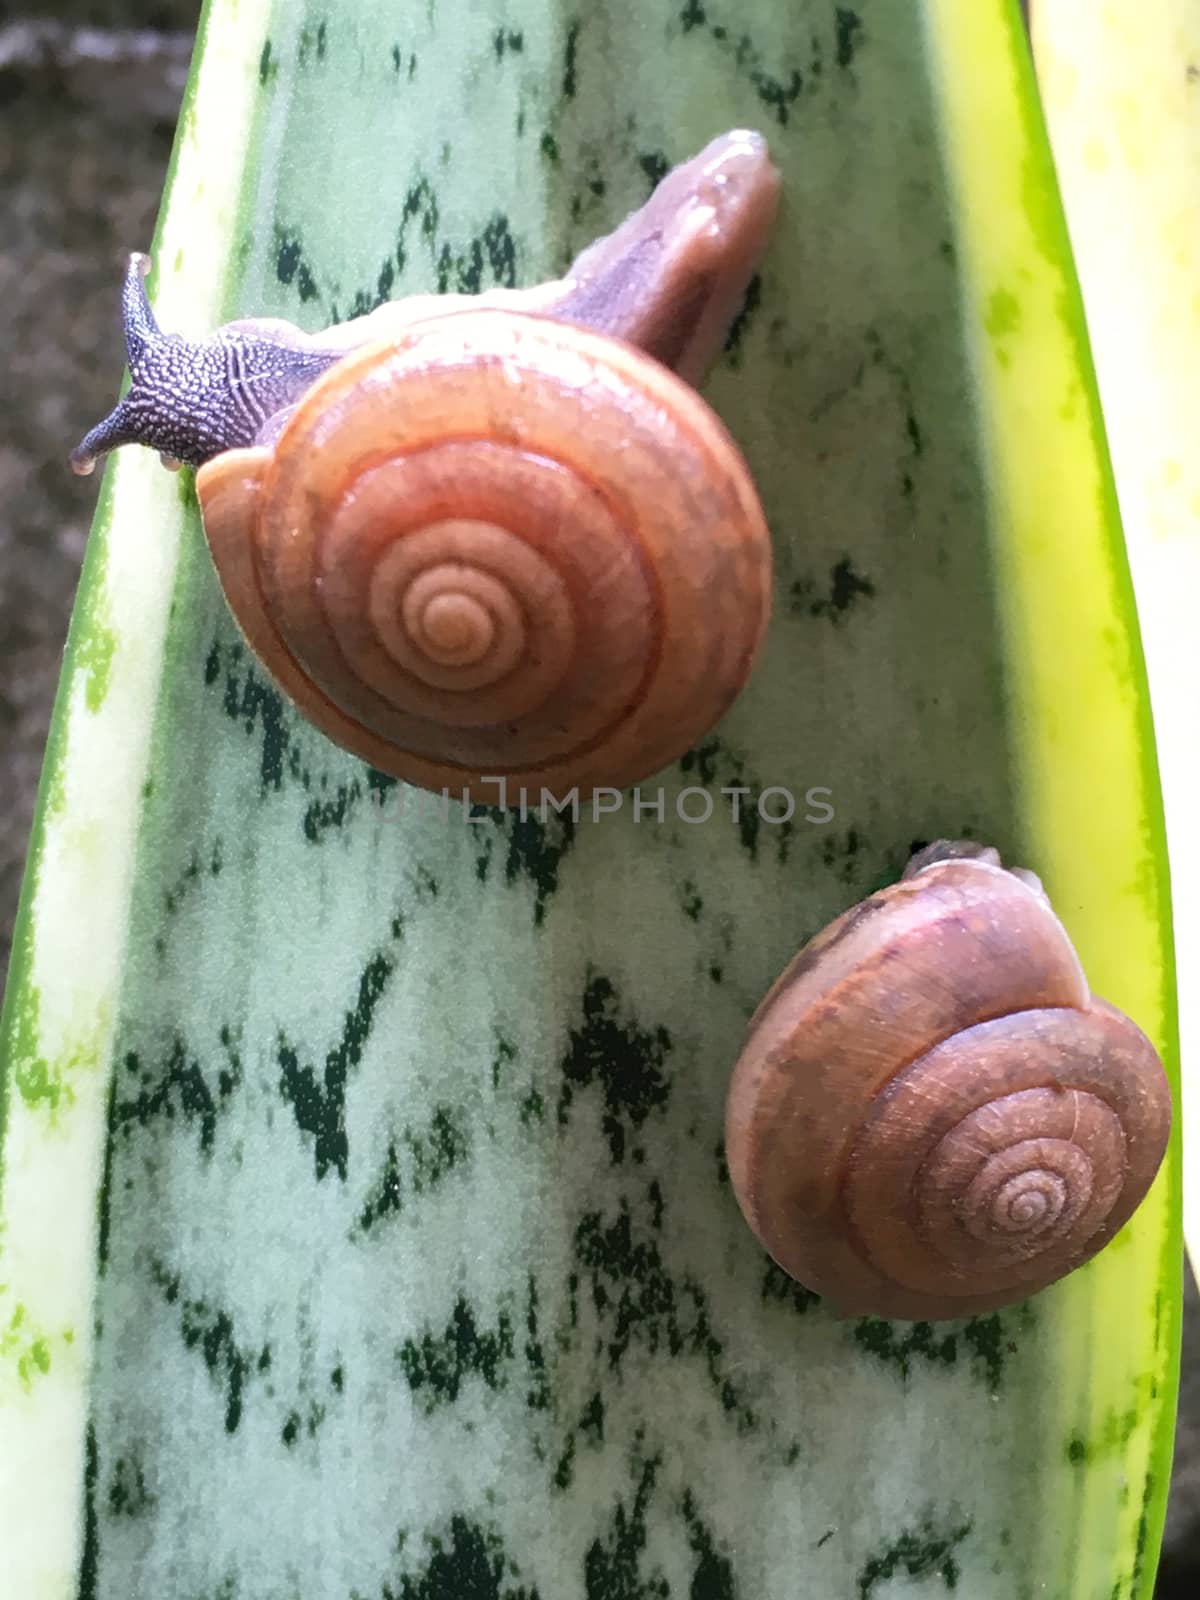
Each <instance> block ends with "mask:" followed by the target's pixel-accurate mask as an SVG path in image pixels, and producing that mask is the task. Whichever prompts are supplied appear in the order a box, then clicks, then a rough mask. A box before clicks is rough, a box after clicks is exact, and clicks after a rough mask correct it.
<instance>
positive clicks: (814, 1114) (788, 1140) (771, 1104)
mask: <svg viewBox="0 0 1200 1600" xmlns="http://www.w3.org/2000/svg"><path fill="white" fill-rule="evenodd" d="M1170 1125H1171V1095H1170V1089H1169V1086H1168V1083H1167V1079H1166V1075H1165V1073H1164V1071H1163V1068H1162V1064H1161V1063H1160V1061H1159V1059H1158V1056H1157V1055H1156V1054H1155V1051H1154V1048H1153V1046H1152V1045H1151V1044H1150V1041H1149V1040H1148V1039H1147V1038H1146V1037H1145V1035H1144V1034H1143V1033H1142V1032H1141V1031H1140V1029H1138V1028H1137V1027H1136V1026H1135V1025H1134V1023H1133V1022H1131V1021H1130V1019H1129V1018H1128V1017H1126V1016H1125V1015H1124V1014H1123V1013H1121V1012H1120V1011H1118V1010H1116V1009H1115V1008H1114V1007H1113V1006H1110V1005H1108V1004H1106V1002H1104V1001H1103V1000H1098V999H1096V997H1095V996H1094V995H1092V994H1091V993H1090V992H1089V990H1088V985H1087V980H1086V979H1085V977H1084V974H1083V970H1082V968H1081V966H1080V964H1079V960H1078V957H1077V956H1076V954H1075V951H1074V949H1073V947H1072V945H1071V942H1070V940H1069V939H1068V937H1067V934H1066V931H1065V929H1064V928H1063V926H1062V924H1061V923H1060V922H1059V920H1058V918H1057V917H1056V916H1055V915H1054V912H1053V911H1052V910H1051V909H1050V905H1049V903H1048V901H1047V899H1046V896H1045V894H1044V893H1043V891H1042V888H1041V885H1040V883H1039V882H1038V880H1037V879H1036V878H1035V877H1034V876H1033V875H1032V874H1030V873H1024V872H1022V871H1019V870H1006V869H1005V868H1004V867H1002V866H1001V865H1000V858H999V856H998V854H997V853H996V852H995V851H994V850H990V849H984V848H981V847H979V846H975V845H971V844H968V843H966V842H963V843H958V844H952V843H946V842H940V843H938V844H937V845H932V846H930V847H928V848H927V849H926V850H924V851H922V852H920V853H919V854H918V855H916V856H914V857H913V859H912V861H911V862H910V863H909V865H908V867H907V869H906V870H905V873H904V876H903V877H902V879H901V880H900V882H899V883H897V884H894V885H892V886H891V887H890V888H888V889H884V890H883V891H882V892H881V893H878V894H875V895H872V896H871V897H870V898H869V899H867V900H865V901H863V902H862V903H861V904H860V905H857V906H855V907H854V908H853V909H852V910H850V911H847V912H846V913H845V914H844V915H842V916H841V917H839V918H838V919H837V920H836V921H835V922H833V923H831V924H830V926H829V927H828V928H826V929H825V930H824V931H823V932H822V933H820V934H818V935H817V937H816V938H815V939H813V940H812V941H811V942H810V943H809V944H808V945H806V946H805V947H804V949H802V950H801V951H800V953H799V955H797V956H796V958H795V960H793V962H792V963H791V965H790V966H789V967H788V968H787V969H786V970H785V971H784V973H783V974H782V976H781V977H780V978H779V979H778V981H777V982H776V983H775V985H774V987H773V988H772V989H771V990H770V992H769V993H768V994H767V996H766V998H765V1000H764V1001H763V1003H762V1005H761V1006H760V1007H759V1009H758V1011H757V1012H756V1013H755V1015H754V1018H753V1020H752V1022H751V1025H750V1032H749V1036H748V1038H747V1040H746V1043H745V1047H744V1049H743V1051H742V1054H741V1056H740V1057H739V1059H738V1062H737V1065H736V1067H735V1068H734V1073H733V1078H732V1082H731V1084H730V1089H729V1097H728V1102H727V1107H726V1152H727V1158H728V1163H729V1171H730V1176H731V1179H732V1182H733V1188H734V1192H735V1194H736V1196H737V1199H738V1202H739V1204H740V1205H741V1208H742V1211H743V1213H744V1215H745V1217H746V1219H747V1221H748V1222H749V1223H750V1226H751V1227H752V1229H753V1230H754V1231H755V1233H756V1234H757V1235H758V1237H759V1239H760V1241H761V1242H762V1244H763V1245H765V1247H766V1249H767V1250H768V1251H769V1253H770V1254H771V1255H772V1256H773V1257H774V1259H775V1260H776V1261H777V1262H778V1263H779V1265H780V1266H782V1267H783V1268H784V1270H785V1271H787V1272H788V1273H789V1274H790V1275H791V1276H792V1277H793V1278H796V1279H797V1280H799V1281H800V1282H801V1283H803V1284H804V1285H806V1286H807V1287H808V1288H810V1289H813V1290H816V1291H817V1292H818V1293H820V1294H822V1295H826V1296H828V1297H829V1299H830V1300H831V1301H832V1303H833V1304H834V1306H835V1307H836V1308H837V1309H838V1310H839V1311H840V1312H842V1313H843V1314H845V1315H868V1314H869V1315H875V1316H886V1317H898V1318H905V1319H922V1320H923V1319H937V1318H946V1317H960V1316H967V1315H970V1314H973V1313H975V1312H981V1311H991V1310H995V1309H996V1308H998V1307H1000V1306H1004V1305H1008V1304H1010V1303H1012V1302H1014V1301H1018V1300H1023V1299H1025V1298H1027V1297H1028V1296H1030V1295H1032V1294H1034V1293H1036V1292H1037V1291H1038V1290H1039V1289H1043V1288H1045V1287H1046V1286H1047V1285H1048V1284H1050V1283H1052V1282H1054V1281H1056V1280H1057V1279H1059V1278H1062V1277H1064V1276H1065V1275H1066V1274H1067V1273H1068V1272H1071V1271H1073V1270H1074V1269H1075V1268H1076V1267H1078V1266H1080V1265H1081V1264H1082V1263H1083V1262H1085V1261H1087V1260H1088V1259H1090V1258H1091V1257H1092V1256H1093V1255H1095V1254H1096V1253H1097V1251H1099V1250H1101V1249H1102V1248H1103V1247H1104V1246H1105V1245H1106V1244H1107V1243H1108V1242H1109V1240H1110V1239H1111V1238H1112V1237H1113V1235H1114V1234H1115V1233H1116V1232H1117V1230H1118V1229H1119V1228H1120V1227H1121V1226H1122V1225H1123V1224H1124V1223H1125V1222H1126V1221H1128V1219H1129V1217H1130V1216H1131V1215H1132V1214H1133V1212H1134V1211H1135V1210H1136V1208H1137V1206H1138V1205H1139V1204H1140V1203H1141V1201H1142V1199H1143V1197H1144V1196H1145V1194H1146V1191H1147V1189H1148V1188H1149V1186H1150V1184H1151V1182H1152V1181H1153V1179H1154V1176H1155V1174H1156V1172H1157V1171H1158V1168H1159V1165H1160V1164H1161V1162H1162V1159H1163V1155H1164V1153H1165V1150H1166V1145H1167V1137H1168V1134H1169V1132H1170Z"/></svg>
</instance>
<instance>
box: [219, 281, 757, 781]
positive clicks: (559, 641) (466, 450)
mask: <svg viewBox="0 0 1200 1600" xmlns="http://www.w3.org/2000/svg"><path fill="white" fill-rule="evenodd" d="M197 486H198V490H199V494H200V500H201V507H202V511H203V516H204V525H205V531H206V534H207V536H208V540H209V544H210V546H211V548H212V553H213V557H214V560H215V563H216V567H217V570H218V573H219V575H220V579H221V583H222V586H223V588H224V590H225V593H226V597H227V599H228V600H229V604H230V607H231V609H232V610H233V613H234V615H235V617H236V618H237V620H238V622H239V625H240V626H241V628H242V630H243V632H244V634H245V635H246V637H247V639H248V641H249V643H250V645H251V646H252V648H253V649H254V650H255V652H256V653H257V654H258V655H259V657H260V658H261V659H262V660H263V661H264V662H265V664H266V665H267V667H268V668H269V669H270V671H271V672H272V674H273V676H274V677H275V678H276V680H277V681H278V682H279V684H280V686H281V687H282V688H283V690H284V691H285V692H286V693H287V694H288V695H289V697H290V698H291V699H293V700H294V701H295V702H296V704H297V705H298V706H299V707H300V709H301V710H302V711H303V712H304V713H305V714H306V715H307V716H308V717H309V718H310V719H311V720H312V721H313V722H315V723H316V724H317V726H318V727H320V728H321V729H322V730H323V731H324V732H326V733H327V734H328V735H329V736H330V737H331V738H333V739H334V740H335V741H336V742H337V743H339V744H341V745H342V746H344V747H345V748H347V749H349V750H351V751H353V752H354V753H355V754H357V755H359V756H361V757H362V758H363V759H365V760H367V761H370V762H371V763H372V764H373V765H374V766H376V767H378V768H380V769H381V770H383V771H386V772H389V773H392V774H393V775H395V776H396V777H399V778H402V779H405V780H406V781H408V782H411V783H415V784H419V785H421V786H423V787H426V788H430V789H436V790H441V789H443V788H448V789H449V790H450V792H451V793H454V794H461V793H463V792H464V791H466V790H468V789H471V788H474V789H475V790H476V798H477V799H489V798H491V799H494V798H495V790H494V788H492V789H488V790H484V791H482V792H480V787H479V786H480V784H481V783H482V781H483V780H484V779H485V778H499V777H503V778H504V779H505V780H506V782H507V783H509V784H512V785H520V786H522V787H524V788H526V789H528V790H530V791H532V797H533V800H534V803H536V801H537V793H538V791H539V790H540V789H542V788H544V789H546V790H548V791H549V792H550V793H553V794H561V793H563V792H564V791H567V790H569V789H571V788H578V790H579V791H580V793H581V794H585V795H586V794H587V793H588V792H590V791H591V790H592V789H593V788H594V787H596V786H599V785H608V786H612V787H614V788H622V787H624V786H626V785H627V784H630V783H633V782H636V781H638V780H639V779H641V778H644V777H646V776H648V775H649V774H650V773H652V772H655V771H657V770H658V769H659V768H661V767H663V766H665V765H666V764H667V763H668V762H670V761H672V760H674V759H675V758H676V757H677V756H679V755H681V754H682V753H683V752H684V751H685V750H687V749H688V748H689V747H690V746H691V745H692V744H694V743H695V742H696V740H697V739H699V738H700V737H701V736H702V735H703V734H704V733H705V732H706V731H707V730H708V729H709V728H710V727H711V726H712V725H713V723H715V722H716V721H717V720H718V718H719V717H720V716H721V715H722V714H723V713H724V712H725V711H726V710H727V708H728V707H729V705H730V704H731V703H732V701H733V699H734V698H735V696H736V695H737V693H738V692H739V690H740V689H741V687H742V685H743V684H744V682H745V681H746V678H747V676H748V675H749V672H750V669H751V665H752V663H753V661H754V658H755V655H756V652H757V650H758V647H759V644H760V642H761V639H762V635H763V632H764V629H765V626H766V622H767V617H768V612H769V607H770V596H771V550H770V540H769V535H768V532H767V528H766V524H765V521H764V518H763V514H762V510H761V507H760V505H759V502H758V497H757V495H756V493H755V490H754V486H753V482H752V480H751V477H750V474H749V470H748V468H747V467H746V464H745V462H744V460H743V458H742V456H741V454H740V452H739V451H738V449H737V447H736V446H735V445H734V443H733V441H732V440H731V438H730V437H729V435H728V433H727V432H726V431H725V429H724V427H723V425H722V424H721V422H720V421H719V419H718V418H717V417H716V415H715V414H714V413H713V411H712V410H711V409H710V408H709V407H708V406H707V405H706V404H705V402H704V401H703V400H701V399H700V397H699V396H698V395H697V394H696V393H695V391H694V390H693V389H691V388H690V387H689V386H688V385H687V384H686V383H684V381H683V380H682V379H680V378H678V377H676V376H675V375H674V374H673V373H671V372H669V371H668V370H667V369H666V368H665V367H663V366H661V365H660V364H659V363H658V362H657V361H655V360H654V359H652V358H651V357H649V356H647V355H645V354H643V353H641V352H640V351H637V350H635V349H634V348H633V347H632V346H630V345H627V344H625V343H623V342H621V341H619V340H616V339H612V338H609V337H606V336H604V335H601V334H597V333H594V332H591V331H589V330H586V329H583V328H580V327H577V326H573V325H571V324H567V323H563V322H556V321H554V320H552V319H550V318H547V317H540V316H535V315H525V314H518V313H515V312H512V311H508V310H504V311H497V310H493V309H469V310H465V311H457V312H454V313H451V314H448V315H444V316H439V317H433V318H431V319H430V320H428V321H425V322H420V323H417V324H416V325H414V326H412V327H410V328H408V329H406V330H405V331H404V332H403V333H401V334H400V336H399V337H397V338H395V339H393V340H389V341H387V342H385V343H373V344H370V345H367V346H365V347H364V348H362V349H360V350H357V351H355V352H353V353H352V354H350V355H348V356H346V357H345V358H344V359H343V360H341V361H339V362H338V363H337V365H335V366H334V367H332V368H331V369H330V371H329V372H328V373H326V374H325V375H324V376H323V377H322V378H320V379H319V380H318V381H317V382H316V383H315V384H314V385H313V387H312V388H311V389H310V390H309V391H308V392H307V393H306V394H305V396H304V398H303V399H302V400H301V402H300V403H299V405H298V406H296V408H295V409H294V411H293V412H292V413H291V414H290V416H289V417H288V418H287V419H286V421H285V422H284V424H283V427H282V431H281V432H280V435H279V437H278V438H277V439H276V441H275V443H274V445H273V447H271V448H262V447H256V448H254V449H245V450H230V451H227V452H225V453H224V454H222V455H220V456H218V457H217V458H216V459H214V460H212V461H210V462H209V463H207V464H206V465H205V466H203V467H202V468H201V469H200V471H199V473H198V476H197Z"/></svg>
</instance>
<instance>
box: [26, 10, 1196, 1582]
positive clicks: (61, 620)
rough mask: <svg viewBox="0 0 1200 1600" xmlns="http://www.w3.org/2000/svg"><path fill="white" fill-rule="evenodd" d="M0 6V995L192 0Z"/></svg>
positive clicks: (1191, 1536)
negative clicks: (80, 451)
mask: <svg viewBox="0 0 1200 1600" xmlns="http://www.w3.org/2000/svg"><path fill="white" fill-rule="evenodd" d="M13 11H14V8H13V7H12V6H10V5H8V4H5V3H4V0H0V216H3V218H4V227H3V233H2V235H0V307H2V308H3V310H4V318H3V328H4V333H3V357H4V359H3V361H0V418H2V419H3V420H2V425H0V797H2V800H3V803H2V804H0V988H2V987H3V982H4V977H5V975H6V972H7V965H8V954H9V948H10V943H11V938H12V925H13V919H14V917H15V915H16V908H17V896H18V894H19V892H20V886H21V873H22V869H23V865H24V859H25V850H26V845H27V842H28V835H29V826H30V822H31V820H32V816H33V805H34V799H35V795H36V791H37V783H38V777H39V774H40V771H41V762H42V752H43V749H44V746H45V740H46V731H47V728H48V725H49V720H50V712H51V708H52V706H53V702H54V693H55V689H56V687H57V684H58V674H59V668H60V665H61V662H62V648H63V641H64V639H65V637H66V631H67V624H68V621H69V618H70V613H71V606H72V603H73V600H74V595H75V586H76V582H77V580H78V577H79V567H80V563H81V561H82V559H83V550H84V544H85V542H86V539H87V533H88V527H89V525H90V522H91V517H92V511H93V507H94V504H95V497H96V480H95V479H91V480H89V479H87V478H82V479H81V478H76V477H75V476H74V475H73V474H72V473H71V472H70V471H69V470H68V468H67V465H66V456H67V452H68V450H69V449H70V448H71V446H72V445H73V444H74V443H75V442H76V440H77V439H78V438H79V436H80V434H81V433H83V432H84V430H85V429H86V428H88V427H90V426H91V424H92V423H93V422H95V421H96V420H97V419H98V418H100V417H101V416H103V415H104V414H105V413H106V412H107V411H108V410H109V408H110V406H111V405H112V403H113V399H114V397H115V394H116V390H117V385H118V383H119V381H120V377H121V372H122V368H123V365H124V360H125V356H124V350H123V347H122V343H121V335H120V328H119V325H118V320H117V312H118V296H119V289H120V279H121V273H122V269H123V267H124V262H125V257H126V255H127V254H128V252H129V251H130V250H131V249H142V250H144V249H146V248H148V247H149V244H150V239H151V235H152V232H153V228H154V220H155V216H156V214H157V211H158V203H159V196H160V192H161V189H162V183H163V178H164V175H165V172H166V166H167V160H168V157H169V156H170V153H171V142H172V139H173V137H174V131H175V119H176V116H177V113H178V109H179V101H180V97H181V95H182V93H183V87H184V83H185V81H186V78H187V69H188V62H189V59H190V56H191V47H192V35H193V33H194V31H195V27H196V21H197V18H198V16H199V13H200V0H77V3H73V0H47V3H44V4H40V5H39V4H32V3H31V4H29V5H26V6H24V7H22V8H21V9H20V14H19V15H16V14H12V13H13ZM1198 1593H1200V1296H1198V1295H1197V1293H1196V1288H1195V1284H1194V1282H1193V1280H1192V1278H1191V1276H1190V1274H1189V1275H1188V1294H1187V1302H1186V1310H1185V1322H1184V1358H1183V1379H1182V1387H1181V1393H1180V1410H1179V1424H1178V1431H1177V1441H1176V1455H1175V1470H1174V1475H1173V1480H1172V1494H1171V1501H1170V1504H1169V1507H1168V1513H1167V1531H1166V1538H1165V1540H1164V1544H1163V1556H1162V1562H1161V1565H1160V1568H1159V1580H1158V1586H1157V1589H1156V1591H1155V1594H1156V1597H1157V1600H1183V1597H1184V1596H1188V1597H1192V1596H1195V1595H1196V1594H1198ZM13 1600H21V1597H17V1596H14V1597H13ZM968 1600H969V1597H968Z"/></svg>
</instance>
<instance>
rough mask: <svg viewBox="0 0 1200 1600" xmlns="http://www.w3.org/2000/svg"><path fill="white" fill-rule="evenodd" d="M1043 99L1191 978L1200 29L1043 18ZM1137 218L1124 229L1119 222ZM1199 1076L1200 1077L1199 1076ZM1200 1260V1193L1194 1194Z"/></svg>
mask: <svg viewBox="0 0 1200 1600" xmlns="http://www.w3.org/2000/svg"><path fill="white" fill-rule="evenodd" d="M1032 20H1033V24H1034V35H1033V37H1034V45H1035V49H1036V58H1037V63H1038V72H1039V78H1040V81H1041V86H1042V97H1043V100H1044V102H1045V106H1046V117H1047V122H1048V124H1049V130H1050V135H1051V139H1052V141H1053V147H1054V156H1055V162H1056V165H1057V168H1058V173H1059V181H1060V182H1061V184H1062V189H1063V200H1064V204H1065V206H1066V212H1067V218H1068V221H1069V222H1070V226H1071V233H1072V237H1073V238H1074V240H1075V245H1076V250H1077V252H1078V257H1079V270H1080V285H1081V288H1082V291H1083V295H1084V303H1085V306H1086V308H1087V313H1088V322H1089V325H1090V329H1091V339H1092V348H1093V350H1094V352H1095V359H1096V366H1097V375H1098V378H1099V382H1100V393H1101V396H1102V398H1103V401H1104V410H1105V417H1106V421H1107V425H1108V433H1109V439H1110V442H1111V447H1112V455H1113V467H1114V471H1115V474H1116V482H1117V489H1118V492H1119V495H1120V501H1121V513H1122V520H1123V522H1124V527H1125V537H1126V542H1127V544H1128V548H1129V560H1130V564H1131V567H1132V571H1133V578H1134V583H1135V586H1136V589H1137V599H1138V610H1139V613H1140V615H1141V618H1142V624H1143V631H1144V634H1145V640H1146V658H1147V665H1148V668H1149V673H1150V688H1151V692H1152V699H1153V704H1154V719H1155V725H1156V728H1157V730H1158V745H1159V760H1160V764H1161V767H1162V773H1163V792H1164V798H1165V801H1166V805H1167V825H1168V837H1169V841H1170V852H1171V877H1172V883H1173V885H1174V891H1175V892H1174V897H1173V898H1174V923H1175V945H1176V949H1177V951H1178V953H1179V956H1178V960H1179V968H1180V970H1181V971H1184V972H1193V971H1195V970H1196V969H1197V966H1198V965H1200V842H1198V841H1197V838H1196V834H1195V829H1194V826H1193V820H1192V819H1193V817H1194V815H1195V810H1196V796H1197V787H1198V783H1200V765H1198V758H1197V743H1196V736H1195V725H1196V711H1195V708H1196V703H1197V700H1198V699H1200V656H1198V655H1197V652H1196V649H1195V639H1194V633H1195V629H1194V626H1193V623H1192V619H1191V616H1190V608H1191V598H1192V596H1193V595H1195V594H1196V593H1197V592H1198V591H1200V476H1198V475H1197V469H1196V465H1195V462H1194V457H1193V448H1192V442H1193V440H1194V439H1195V437H1196V431H1197V426H1198V424H1200V387H1198V386H1197V381H1196V374H1197V372H1198V371H1200V298H1198V297H1197V293H1196V251H1195V245H1194V241H1195V239H1196V237H1197V229H1198V228H1200V186H1198V185H1197V178H1196V149H1197V144H1198V141H1200V92H1198V82H1200V16H1198V15H1197V14H1196V11H1195V8H1194V7H1192V6H1189V5H1187V4H1186V3H1184V0H1151V4H1149V5H1148V6H1143V7H1141V8H1139V11H1138V14H1137V18H1136V21H1135V19H1134V18H1133V17H1131V16H1128V15H1126V14H1124V13H1121V12H1119V11H1111V10H1107V9H1103V8H1102V9H1100V10H1099V11H1097V10H1096V9H1094V8H1093V7H1090V6H1086V5H1079V4H1072V3H1071V0H1043V3H1042V4H1040V5H1039V6H1038V7H1037V9H1036V10H1035V11H1034V12H1033V18H1032ZM1114 218H1120V219H1121V220H1120V226H1119V227H1114V226H1113V219H1114ZM1179 1011H1180V1033H1181V1037H1182V1040H1183V1046H1184V1048H1183V1062H1184V1067H1185V1072H1184V1081H1183V1091H1184V1110H1185V1114H1186V1109H1187V1107H1188V1106H1189V1105H1192V1103H1193V1099H1194V1097H1195V1096H1196V1095H1197V1094H1198V1093H1200V1090H1198V1089H1197V1086H1196V1070H1197V1068H1196V1063H1197V1060H1198V1059H1200V1056H1198V1054H1197V1051H1198V1048H1200V997H1198V996H1197V995H1196V993H1195V991H1194V990H1193V989H1190V988H1188V987H1186V986H1184V987H1181V989H1180V993H1179ZM1189 1063H1190V1070H1188V1068H1189ZM1183 1217H1184V1235H1185V1237H1186V1239H1187V1241H1188V1249H1189V1253H1190V1255H1191V1257H1192V1260H1193V1263H1195V1262H1196V1261H1197V1260H1200V1191H1198V1190H1196V1189H1195V1187H1194V1186H1192V1187H1188V1186H1186V1185H1185V1188H1184V1201H1183Z"/></svg>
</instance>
